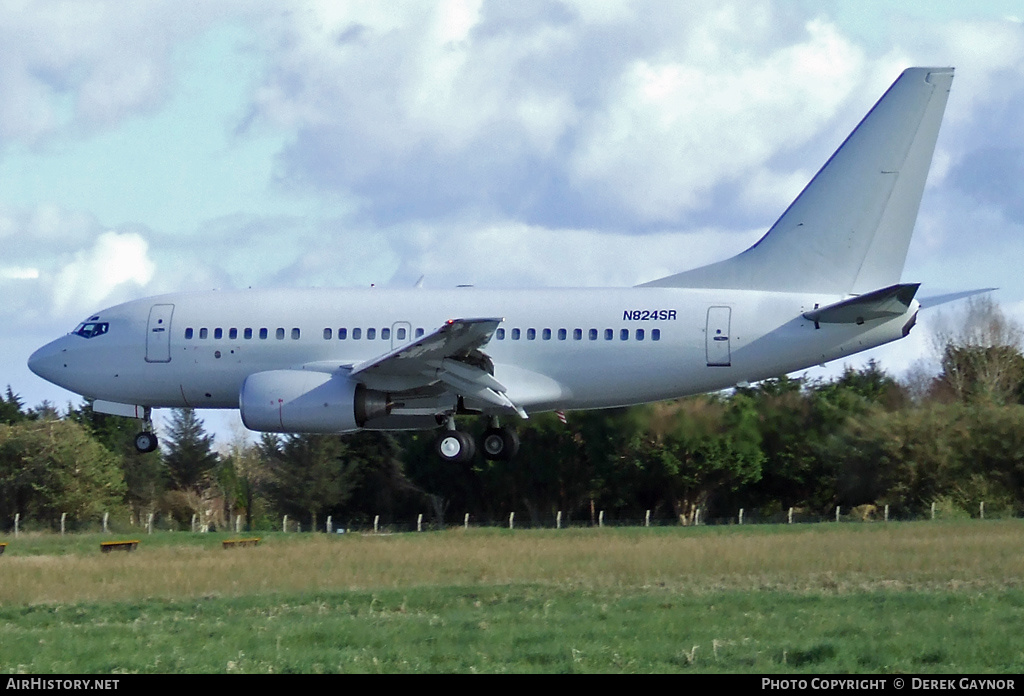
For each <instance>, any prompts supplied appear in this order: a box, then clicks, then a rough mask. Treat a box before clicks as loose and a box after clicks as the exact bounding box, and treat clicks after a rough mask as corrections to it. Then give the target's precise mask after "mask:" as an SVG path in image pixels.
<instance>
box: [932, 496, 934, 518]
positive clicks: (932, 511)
mask: <svg viewBox="0 0 1024 696" xmlns="http://www.w3.org/2000/svg"><path fill="white" fill-rule="evenodd" d="M932 519H933V520H934V519H935V501H934V500H933V501H932Z"/></svg>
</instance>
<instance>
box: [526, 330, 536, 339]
mask: <svg viewBox="0 0 1024 696" xmlns="http://www.w3.org/2000/svg"><path fill="white" fill-rule="evenodd" d="M535 338H537V329H527V330H526V340H528V341H532V340H533V339H535Z"/></svg>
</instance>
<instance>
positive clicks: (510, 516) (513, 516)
mask: <svg viewBox="0 0 1024 696" xmlns="http://www.w3.org/2000/svg"><path fill="white" fill-rule="evenodd" d="M515 519H516V513H514V512H510V513H508V528H509V529H515Z"/></svg>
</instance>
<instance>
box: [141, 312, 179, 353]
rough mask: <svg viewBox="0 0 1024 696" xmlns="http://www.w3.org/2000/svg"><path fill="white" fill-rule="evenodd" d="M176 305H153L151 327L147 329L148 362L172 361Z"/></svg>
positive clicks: (150, 315)
mask: <svg viewBox="0 0 1024 696" xmlns="http://www.w3.org/2000/svg"><path fill="white" fill-rule="evenodd" d="M172 314H174V305H172V304H158V305H153V307H152V309H150V310H149V325H148V326H147V327H146V362H151V363H166V362H170V361H171V315H172Z"/></svg>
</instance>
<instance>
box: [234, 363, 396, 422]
mask: <svg viewBox="0 0 1024 696" xmlns="http://www.w3.org/2000/svg"><path fill="white" fill-rule="evenodd" d="M238 408H239V410H240V411H241V414H242V422H243V423H245V427H247V428H249V429H250V430H259V431H262V432H271V433H340V432H346V431H351V430H358V429H359V428H361V427H362V426H363V424H364V423H365V422H366V421H368V420H370V419H372V418H381V417H383V416H386V415H388V413H389V411H390V410H391V409H390V407H389V405H388V395H387V394H385V393H384V392H379V391H373V390H372V389H367V388H366V387H365V386H364V385H362V384H360V383H358V382H355V381H353V380H351V379H349V378H348V377H347V376H343V375H330V374H327V373H324V372H307V371H305V370H271V371H269V372H257V373H256V374H252V375H249V376H248V377H247V378H246V379H245V382H244V383H243V384H242V390H241V392H240V394H239V398H238Z"/></svg>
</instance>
